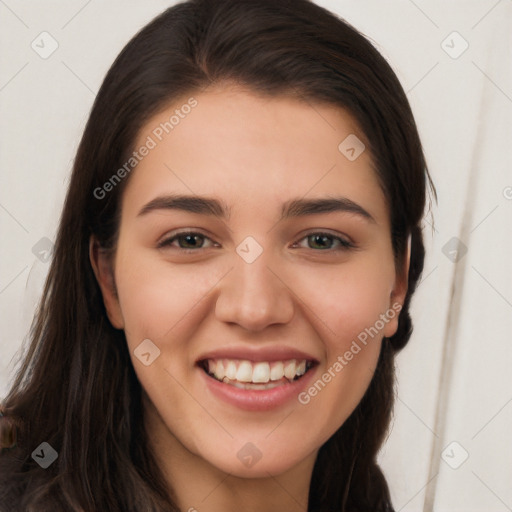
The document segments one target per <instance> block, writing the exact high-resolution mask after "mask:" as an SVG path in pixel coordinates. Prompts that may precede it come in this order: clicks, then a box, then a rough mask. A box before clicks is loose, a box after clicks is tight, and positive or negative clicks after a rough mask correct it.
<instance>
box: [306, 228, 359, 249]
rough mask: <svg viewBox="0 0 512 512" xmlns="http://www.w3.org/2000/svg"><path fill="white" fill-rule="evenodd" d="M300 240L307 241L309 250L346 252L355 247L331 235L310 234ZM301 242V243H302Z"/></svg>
mask: <svg viewBox="0 0 512 512" xmlns="http://www.w3.org/2000/svg"><path fill="white" fill-rule="evenodd" d="M302 240H307V241H308V247H307V248H309V249H318V250H321V251H325V250H347V249H351V248H353V247H355V246H354V245H353V244H352V243H351V242H349V241H348V240H345V239H343V238H341V237H339V236H335V235H333V234H331V233H321V232H319V233H310V234H308V235H306V236H305V237H304V238H303V239H302ZM302 240H301V241H302Z"/></svg>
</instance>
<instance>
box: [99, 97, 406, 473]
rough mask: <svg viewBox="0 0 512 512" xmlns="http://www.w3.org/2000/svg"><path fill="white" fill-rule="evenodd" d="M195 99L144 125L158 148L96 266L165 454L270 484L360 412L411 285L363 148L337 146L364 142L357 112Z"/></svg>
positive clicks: (143, 165) (131, 189)
mask: <svg viewBox="0 0 512 512" xmlns="http://www.w3.org/2000/svg"><path fill="white" fill-rule="evenodd" d="M194 98H195V100H196V102H197V104H195V106H194V107H193V108H190V109H187V108H184V109H180V107H181V106H182V105H183V104H185V103H187V100H186V99H185V100H184V101H182V102H179V103H177V104H173V105H172V106H171V107H170V108H168V109H166V110H165V111H163V112H161V113H159V114H158V115H156V116H155V117H154V118H153V119H151V120H150V121H149V122H148V123H147V125H146V126H145V127H144V128H143V130H141V132H140V134H139V137H138V140H137V143H136V148H140V147H141V146H143V145H147V146H154V147H151V149H150V150H149V151H142V152H144V153H146V155H145V156H143V158H141V160H140V162H139V163H138V165H137V166H136V169H135V170H133V171H132V173H131V175H130V177H129V182H128V184H127V187H126V189H125V191H124V194H123V199H122V215H121V223H120V232H119V239H118V245H117V248H116V252H115V255H114V256H113V258H112V260H111V261H107V260H106V259H105V260H103V259H102V258H105V257H104V256H101V255H98V254H96V253H94V252H92V253H91V254H92V261H93V266H94V268H95V271H96V275H97V278H98V280H99V282H100V285H101V288H102V292H103V296H104V301H105V304H106V307H107V311H108V314H109V318H110V321H111V322H112V324H113V325H114V326H115V327H117V328H120V329H124V331H125V333H126V340H127V343H128V347H129V351H130V354H131V358H132V362H133V366H134V368H135V371H136V374H137V376H138V378H139V380H140V383H141V385H142V388H143V390H144V393H145V404H146V407H147V411H148V415H149V416H150V417H153V418H157V419H155V420H154V422H153V425H156V424H157V423H158V424H159V425H160V426H159V428H158V429H156V427H155V432H156V431H157V430H158V433H159V434H158V435H159V436H160V438H161V439H160V441H159V442H160V444H161V446H165V445H166V443H167V445H168V446H171V445H172V446H175V447H176V450H181V452H182V453H185V454H188V455H190V457H194V458H195V459H196V460H197V461H201V463H202V464H209V465H211V466H213V467H215V468H218V469H220V470H222V471H224V472H226V473H231V474H232V475H235V476H236V475H238V476H243V477H250V476H253V477H261V476H268V474H269V473H270V474H272V475H276V474H280V473H282V472H284V471H287V470H289V469H291V468H293V467H297V466H298V465H300V464H301V463H303V462H304V461H306V460H310V461H311V460H313V459H314V456H315V455H316V453H317V451H318V449H319V448H320V446H321V445H322V444H323V443H325V441H327V439H328V438H329V437H330V436H332V434H333V433H334V432H335V431H336V430H337V429H338V428H339V427H340V426H341V425H342V424H343V423H344V421H345V420H346V419H347V418H348V416H349V415H350V414H351V412H352V411H353V410H354V409H355V407H356V406H357V404H358V403H359V401H360V400H361V398H362V396H363V395H364V393H365V391H366V389H367V387H368V385H369V383H370V380H371V378H372V376H373V373H374V370H375V367H376V365H377V360H378V356H379V351H380V348H381V343H382V342H383V341H382V338H383V337H384V336H385V337H389V336H392V335H393V334H394V332H395V331H396V329H397V325H398V311H399V309H400V305H401V304H402V303H403V299H404V296H405V293H406V288H405V282H406V280H405V277H404V276H398V275H397V273H396V271H395V266H394V259H393V251H392V245H391V235H390V221H389V211H388V208H387V206H386V201H385V197H384V195H383V192H382V190H381V188H380V187H379V184H378V181H377V177H376V174H375V172H374V170H373V169H372V160H371V156H370V154H369V151H363V152H362V153H361V154H360V156H358V157H357V158H356V159H355V160H354V159H353V156H354V155H353V153H354V154H357V153H355V152H353V151H350V149H348V152H347V151H344V152H343V151H340V149H338V146H339V145H340V143H341V142H342V141H344V139H346V137H348V136H349V135H355V136H357V137H358V139H359V140H360V141H364V140H365V137H364V135H363V133H361V131H360V129H359V128H358V126H357V124H356V122H355V121H354V119H353V118H352V117H351V116H350V115H349V114H348V113H347V112H345V111H344V110H341V109H336V108H334V107H333V106H331V105H324V104H307V103H304V102H300V101H298V100H296V99H291V98H285V97H274V98H270V99H269V98H262V97H260V96H257V95H255V94H254V93H252V92H249V91H247V90H243V89H239V88H235V87H223V88H221V87H218V88H216V89H211V90H209V91H204V92H202V93H200V94H197V95H195V96H194ZM176 109H179V111H180V113H181V114H180V115H179V121H178V122H177V123H175V124H174V123H173V127H172V129H169V125H167V130H168V133H166V131H165V130H163V129H162V125H161V123H163V125H164V126H166V125H165V122H168V121H169V119H170V117H171V116H172V115H173V114H175V111H176ZM185 112H188V113H186V114H185ZM173 121H174V122H175V121H176V120H175V119H174V120H173ZM159 127H160V129H158V128H159ZM148 137H149V138H150V139H151V140H152V141H153V143H154V144H153V143H151V142H149V139H148ZM350 140H351V139H349V141H350ZM353 140H355V139H352V141H353ZM352 145H353V144H352ZM342 148H343V147H342ZM355 149H356V151H357V149H358V147H357V146H356V147H355ZM142 152H141V153H142ZM347 155H348V156H351V157H352V158H351V159H349V158H347ZM109 265H110V266H109ZM405 268H406V271H407V266H406V267H405ZM109 269H111V271H112V274H111V275H110V274H109ZM109 276H111V277H109ZM113 283H115V287H116V291H117V293H113V291H112V288H113V286H112V284H113ZM144 340H146V341H144ZM384 342H385V341H384Z"/></svg>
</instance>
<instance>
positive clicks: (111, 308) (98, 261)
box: [89, 236, 124, 329]
mask: <svg viewBox="0 0 512 512" xmlns="http://www.w3.org/2000/svg"><path fill="white" fill-rule="evenodd" d="M89 259H90V261H91V265H92V269H93V271H94V275H95V276H96V281H98V284H99V286H100V289H101V294H102V295H103V303H104V304H105V309H106V310H107V315H108V319H109V320H110V323H111V324H112V325H113V326H114V327H115V328H116V329H123V328H124V319H123V315H122V312H121V307H120V305H119V300H118V297H117V290H116V284H115V280H114V269H113V264H112V257H111V254H109V253H107V251H105V250H104V249H102V248H101V247H100V244H99V243H98V241H97V240H96V239H95V237H94V236H91V238H90V240H89Z"/></svg>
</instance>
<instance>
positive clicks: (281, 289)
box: [215, 251, 294, 331]
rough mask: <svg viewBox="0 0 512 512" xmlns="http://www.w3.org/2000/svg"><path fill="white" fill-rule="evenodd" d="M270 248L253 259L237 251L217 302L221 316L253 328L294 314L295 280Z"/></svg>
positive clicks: (222, 282)
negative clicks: (271, 255) (269, 253)
mask: <svg viewBox="0 0 512 512" xmlns="http://www.w3.org/2000/svg"><path fill="white" fill-rule="evenodd" d="M266 252H267V251H263V253H262V254H261V255H260V256H259V258H258V259H257V260H256V261H254V262H252V263H247V262H245V261H244V260H243V259H242V258H240V257H239V256H238V255H236V254H235V258H236V259H235V264H234V268H232V269H231V271H230V272H228V274H227V275H226V276H225V278H224V279H222V281H221V282H220V292H219V294H218V297H217V302H216V306H215V314H216V317H217V319H218V320H220V321H223V322H227V323H235V324H238V325H240V326H241V327H243V328H244V329H246V330H249V331H261V330H263V329H265V328H266V327H268V326H270V325H274V324H286V323H288V322H290V320H291V319H292V317H293V314H294V300H293V292H292V291H291V289H290V285H291V283H288V282H287V279H286V276H283V275H280V274H282V273H280V272H279V265H277V264H275V262H272V261H270V258H267V256H266Z"/></svg>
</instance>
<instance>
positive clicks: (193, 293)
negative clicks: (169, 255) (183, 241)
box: [116, 253, 221, 344]
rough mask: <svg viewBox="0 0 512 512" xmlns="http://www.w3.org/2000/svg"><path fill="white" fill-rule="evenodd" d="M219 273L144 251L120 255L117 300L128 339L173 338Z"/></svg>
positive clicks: (117, 266)
mask: <svg viewBox="0 0 512 512" xmlns="http://www.w3.org/2000/svg"><path fill="white" fill-rule="evenodd" d="M220 276H221V273H220V272H219V275H218V276H217V272H208V273H205V272H201V271H200V270H198V269H197V268H196V267H195V266H194V265H188V266H187V265H182V266H180V267H179V269H176V268H175V267H173V266H172V265H170V264H168V263H165V262H162V261H154V260H153V259H152V258H148V257H147V255H144V254H143V253H142V254H140V255H139V256H137V255H136V254H134V255H133V256H131V257H130V258H129V259H128V258H124V257H123V256H122V255H121V256H120V258H119V261H118V262H117V264H116V282H117V288H118V295H119V302H120V306H121V310H122V313H123V317H124V321H125V326H126V327H125V332H126V334H127V338H128V342H129V344H130V343H134V342H136V340H135V338H137V337H138V338H140V337H141V336H142V339H144V338H149V339H152V340H155V342H164V340H169V339H172V338H174V336H172V335H171V333H172V332H173V331H174V332H179V331H180V327H181V324H182V323H183V324H185V323H187V316H189V315H192V316H193V315H194V309H195V308H196V307H197V308H201V301H203V300H204V299H205V298H206V296H207V294H208V292H209V291H210V290H211V288H212V287H213V286H214V284H215V282H217V281H218V279H219V278H220Z"/></svg>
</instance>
